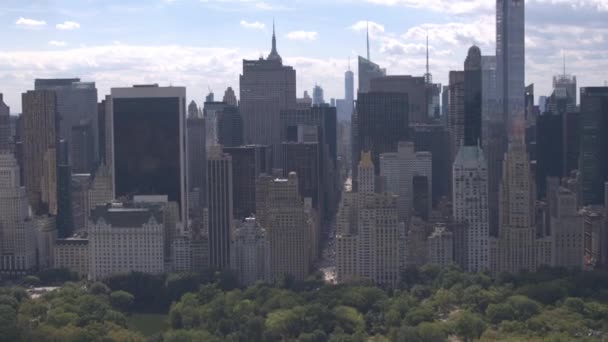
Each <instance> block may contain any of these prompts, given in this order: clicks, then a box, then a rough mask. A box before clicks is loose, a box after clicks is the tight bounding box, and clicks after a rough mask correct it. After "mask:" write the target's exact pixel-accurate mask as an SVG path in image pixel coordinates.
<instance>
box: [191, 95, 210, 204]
mask: <svg viewBox="0 0 608 342" xmlns="http://www.w3.org/2000/svg"><path fill="white" fill-rule="evenodd" d="M186 130H187V132H188V136H187V139H188V140H187V146H188V192H189V194H193V196H195V199H197V201H194V202H198V207H197V208H192V210H193V211H195V212H198V211H200V208H203V207H205V205H206V203H207V192H206V189H207V188H206V184H207V148H206V143H207V142H206V132H205V119H204V118H203V116H202V115H201V112H200V110H199V109H198V106H197V105H196V103H195V102H194V101H192V102H191V103H190V106H189V108H188V118H187V119H186ZM193 204H195V203H193Z"/></svg>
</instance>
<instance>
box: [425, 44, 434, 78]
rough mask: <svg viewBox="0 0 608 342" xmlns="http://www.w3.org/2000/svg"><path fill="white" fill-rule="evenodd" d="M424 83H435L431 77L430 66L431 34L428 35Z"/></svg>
mask: <svg viewBox="0 0 608 342" xmlns="http://www.w3.org/2000/svg"><path fill="white" fill-rule="evenodd" d="M424 81H425V82H426V84H427V85H428V84H432V83H433V75H431V68H430V65H429V34H428V33H427V34H426V73H425V74H424Z"/></svg>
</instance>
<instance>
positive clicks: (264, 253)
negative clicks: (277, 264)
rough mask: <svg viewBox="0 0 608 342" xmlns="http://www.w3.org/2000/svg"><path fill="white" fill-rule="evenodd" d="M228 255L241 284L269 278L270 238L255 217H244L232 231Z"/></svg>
mask: <svg viewBox="0 0 608 342" xmlns="http://www.w3.org/2000/svg"><path fill="white" fill-rule="evenodd" d="M230 255H231V259H230V266H231V268H232V269H233V270H235V271H236V275H237V277H238V279H239V281H240V283H241V285H243V286H250V285H253V284H255V283H256V282H258V281H263V282H269V281H270V280H271V274H270V240H269V239H268V234H267V232H266V229H264V228H262V227H261V226H260V225H259V224H258V223H257V221H256V219H255V217H249V218H246V219H245V221H244V222H242V223H241V224H240V225H239V226H238V227H237V228H236V230H235V231H234V237H233V239H232V247H231V248H230Z"/></svg>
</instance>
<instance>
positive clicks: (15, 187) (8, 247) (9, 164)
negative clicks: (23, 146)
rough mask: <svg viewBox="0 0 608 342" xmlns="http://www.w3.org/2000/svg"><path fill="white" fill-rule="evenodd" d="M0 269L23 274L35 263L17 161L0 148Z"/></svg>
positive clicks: (31, 226) (31, 227) (32, 231)
mask: <svg viewBox="0 0 608 342" xmlns="http://www.w3.org/2000/svg"><path fill="white" fill-rule="evenodd" d="M0 237H1V238H0V273H1V274H5V275H6V274H9V275H16V274H25V273H27V272H29V271H31V270H33V269H34V267H36V231H35V228H34V223H33V222H32V218H31V216H30V213H29V205H28V198H27V193H26V191H25V188H24V187H23V186H21V180H20V175H19V165H18V164H17V160H16V159H15V158H14V157H13V155H12V154H10V153H8V151H0Z"/></svg>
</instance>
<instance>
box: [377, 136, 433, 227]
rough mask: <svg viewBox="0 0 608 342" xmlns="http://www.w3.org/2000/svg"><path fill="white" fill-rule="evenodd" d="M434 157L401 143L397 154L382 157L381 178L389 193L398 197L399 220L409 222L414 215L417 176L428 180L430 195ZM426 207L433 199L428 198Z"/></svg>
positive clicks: (410, 145) (412, 145)
mask: <svg viewBox="0 0 608 342" xmlns="http://www.w3.org/2000/svg"><path fill="white" fill-rule="evenodd" d="M432 169H433V167H432V156H431V154H430V153H429V152H415V149H414V143H412V142H403V141H402V142H399V143H398V147H397V152H389V153H383V154H381V155H380V176H381V177H383V178H384V180H385V182H386V184H385V185H386V186H385V188H386V189H387V192H391V193H393V194H395V195H397V196H399V197H398V199H397V203H398V204H397V205H398V208H399V209H398V212H399V220H400V221H403V222H406V223H407V222H409V219H410V216H411V214H412V203H413V199H414V191H413V181H414V177H415V176H424V177H426V178H427V181H428V186H430V187H429V188H427V189H426V191H427V192H429V193H430V189H431V188H432V183H433V170H432ZM426 206H429V207H430V206H431V198H430V196H428V197H427V203H426Z"/></svg>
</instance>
